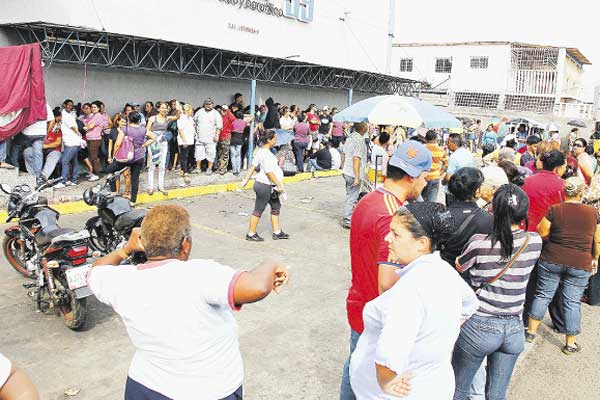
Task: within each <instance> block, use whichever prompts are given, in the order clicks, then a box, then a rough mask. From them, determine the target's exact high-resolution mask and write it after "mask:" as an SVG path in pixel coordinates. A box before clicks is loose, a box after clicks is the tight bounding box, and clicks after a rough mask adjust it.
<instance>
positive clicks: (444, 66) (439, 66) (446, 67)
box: [435, 58, 452, 73]
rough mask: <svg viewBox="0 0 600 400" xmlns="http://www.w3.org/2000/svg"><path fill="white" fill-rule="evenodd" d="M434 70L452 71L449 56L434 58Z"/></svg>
mask: <svg viewBox="0 0 600 400" xmlns="http://www.w3.org/2000/svg"><path fill="white" fill-rule="evenodd" d="M435 72H445V73H450V72H452V59H451V58H436V59H435Z"/></svg>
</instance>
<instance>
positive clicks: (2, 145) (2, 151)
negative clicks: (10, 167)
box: [0, 139, 8, 164]
mask: <svg viewBox="0 0 600 400" xmlns="http://www.w3.org/2000/svg"><path fill="white" fill-rule="evenodd" d="M7 140H8V139H7ZM4 161H6V141H4V142H0V164H1V163H3V162H4Z"/></svg>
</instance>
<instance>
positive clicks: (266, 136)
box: [258, 129, 277, 146]
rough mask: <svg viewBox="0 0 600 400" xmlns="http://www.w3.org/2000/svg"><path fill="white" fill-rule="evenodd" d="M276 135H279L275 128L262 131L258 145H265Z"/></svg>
mask: <svg viewBox="0 0 600 400" xmlns="http://www.w3.org/2000/svg"><path fill="white" fill-rule="evenodd" d="M275 135H277V132H275V130H274V129H267V130H266V131H264V132H261V134H260V135H259V137H258V145H259V146H264V145H265V144H267V143H268V142H269V141H270V140H272V139H273V138H274V137H275Z"/></svg>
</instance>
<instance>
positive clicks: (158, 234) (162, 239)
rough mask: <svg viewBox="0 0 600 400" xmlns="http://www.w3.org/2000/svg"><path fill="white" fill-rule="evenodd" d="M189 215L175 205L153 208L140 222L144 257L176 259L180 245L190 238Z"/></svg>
mask: <svg viewBox="0 0 600 400" xmlns="http://www.w3.org/2000/svg"><path fill="white" fill-rule="evenodd" d="M191 231H192V226H191V224H190V214H189V213H188V212H187V211H186V209H185V208H183V207H181V206H176V205H165V206H156V207H153V208H152V209H151V210H150V212H148V215H146V217H145V218H144V222H142V244H143V245H144V249H145V250H146V256H147V257H148V258H151V257H177V256H178V255H179V253H180V252H181V243H182V242H183V239H185V238H186V237H188V238H190V237H191V236H190V235H191Z"/></svg>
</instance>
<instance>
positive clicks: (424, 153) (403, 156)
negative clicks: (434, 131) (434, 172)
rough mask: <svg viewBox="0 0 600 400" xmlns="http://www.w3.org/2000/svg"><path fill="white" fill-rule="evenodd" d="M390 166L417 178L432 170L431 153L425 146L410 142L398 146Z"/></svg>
mask: <svg viewBox="0 0 600 400" xmlns="http://www.w3.org/2000/svg"><path fill="white" fill-rule="evenodd" d="M390 165H393V166H394V167H397V168H400V169H401V170H403V171H404V172H406V173H407V174H408V175H410V176H411V177H413V178H416V177H418V176H419V175H421V174H422V173H423V172H427V171H429V170H430V169H431V152H430V151H429V149H428V148H427V147H426V146H425V145H423V144H421V143H419V142H415V141H414V140H409V141H407V142H404V143H402V144H401V145H400V146H398V148H397V149H396V151H395V152H394V155H393V156H392V158H390Z"/></svg>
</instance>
